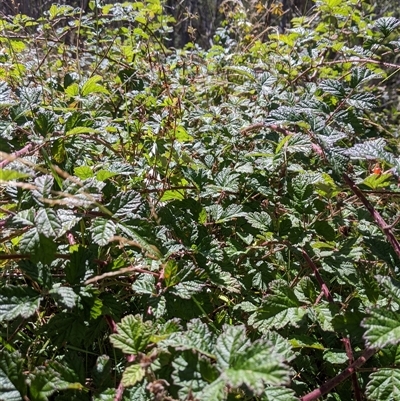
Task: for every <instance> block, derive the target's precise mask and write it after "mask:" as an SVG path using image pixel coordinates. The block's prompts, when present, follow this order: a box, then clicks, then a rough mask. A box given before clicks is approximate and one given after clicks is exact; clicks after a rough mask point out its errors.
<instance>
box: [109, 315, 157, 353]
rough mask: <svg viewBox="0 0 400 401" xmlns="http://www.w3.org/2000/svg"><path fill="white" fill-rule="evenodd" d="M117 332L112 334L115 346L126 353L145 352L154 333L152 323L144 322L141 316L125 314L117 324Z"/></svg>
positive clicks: (111, 338) (112, 341) (111, 337)
mask: <svg viewBox="0 0 400 401" xmlns="http://www.w3.org/2000/svg"><path fill="white" fill-rule="evenodd" d="M117 331H118V332H117V333H116V334H111V336H110V341H111V343H112V344H113V345H114V347H116V348H119V349H121V350H122V352H124V353H126V354H134V355H135V354H137V353H138V352H144V351H145V349H146V347H147V345H148V343H149V340H150V336H151V334H152V329H151V323H150V322H143V320H142V318H141V317H140V316H138V315H137V316H133V315H128V316H125V317H124V318H123V319H122V320H121V323H118V325H117Z"/></svg>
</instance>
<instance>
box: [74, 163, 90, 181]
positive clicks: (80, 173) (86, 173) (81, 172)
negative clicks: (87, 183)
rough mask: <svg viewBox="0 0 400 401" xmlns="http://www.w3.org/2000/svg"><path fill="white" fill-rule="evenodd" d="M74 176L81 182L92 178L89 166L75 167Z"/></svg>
mask: <svg viewBox="0 0 400 401" xmlns="http://www.w3.org/2000/svg"><path fill="white" fill-rule="evenodd" d="M74 174H75V175H76V176H77V177H78V178H80V179H81V180H86V179H88V178H91V177H93V176H94V173H93V171H92V169H91V168H90V167H89V166H79V167H75V168H74Z"/></svg>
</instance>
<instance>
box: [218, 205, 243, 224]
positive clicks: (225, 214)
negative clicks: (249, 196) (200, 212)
mask: <svg viewBox="0 0 400 401" xmlns="http://www.w3.org/2000/svg"><path fill="white" fill-rule="evenodd" d="M242 208H243V207H242V205H236V204H234V203H232V204H230V205H229V206H228V207H227V208H226V209H224V210H223V211H222V213H221V215H220V216H219V218H218V220H217V221H216V223H224V222H226V221H230V220H232V219H235V218H237V217H242V216H245V213H244V212H242Z"/></svg>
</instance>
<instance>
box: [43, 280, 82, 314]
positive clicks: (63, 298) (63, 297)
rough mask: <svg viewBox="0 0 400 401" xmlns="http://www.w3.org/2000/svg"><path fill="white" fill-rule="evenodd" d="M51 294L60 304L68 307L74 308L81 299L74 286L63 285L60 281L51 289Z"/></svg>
mask: <svg viewBox="0 0 400 401" xmlns="http://www.w3.org/2000/svg"><path fill="white" fill-rule="evenodd" d="M49 294H50V295H52V296H53V298H54V299H55V300H56V302H57V303H58V304H59V305H61V306H63V307H65V308H68V309H72V308H74V307H75V306H76V304H77V301H78V299H79V295H78V294H77V293H76V292H75V291H74V290H73V288H71V287H65V286H61V285H60V284H59V283H57V284H55V285H54V286H53V288H52V289H51V290H50V291H49Z"/></svg>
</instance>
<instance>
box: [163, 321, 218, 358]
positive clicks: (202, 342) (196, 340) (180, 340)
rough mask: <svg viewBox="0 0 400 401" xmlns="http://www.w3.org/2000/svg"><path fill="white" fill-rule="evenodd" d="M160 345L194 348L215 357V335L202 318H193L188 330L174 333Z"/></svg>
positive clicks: (185, 348)
mask: <svg viewBox="0 0 400 401" xmlns="http://www.w3.org/2000/svg"><path fill="white" fill-rule="evenodd" d="M160 345H163V346H170V347H173V348H176V349H179V350H193V351H197V352H199V353H200V354H203V355H205V356H208V357H211V358H215V356H214V336H213V334H212V333H211V332H210V330H209V328H208V326H207V325H206V324H205V323H203V322H202V321H201V320H200V319H194V320H191V321H190V322H189V323H188V325H187V331H186V332H177V333H172V334H171V336H170V337H169V338H168V339H166V340H164V341H161V342H160Z"/></svg>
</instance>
